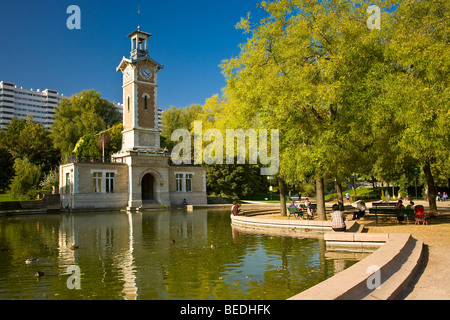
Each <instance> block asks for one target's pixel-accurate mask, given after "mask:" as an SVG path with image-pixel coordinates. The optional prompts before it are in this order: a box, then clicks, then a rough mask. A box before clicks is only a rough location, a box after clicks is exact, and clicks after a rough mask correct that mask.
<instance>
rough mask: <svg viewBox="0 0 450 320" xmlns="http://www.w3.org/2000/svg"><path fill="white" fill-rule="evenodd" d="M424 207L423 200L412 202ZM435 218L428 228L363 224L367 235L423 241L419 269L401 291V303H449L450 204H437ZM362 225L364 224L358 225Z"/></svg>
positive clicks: (393, 223)
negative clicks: (403, 235)
mask: <svg viewBox="0 0 450 320" xmlns="http://www.w3.org/2000/svg"><path fill="white" fill-rule="evenodd" d="M415 203H416V204H421V205H424V206H425V207H426V209H427V208H428V204H427V203H426V202H425V201H420V200H419V201H415ZM437 206H438V209H439V215H438V216H437V217H436V218H433V219H431V220H430V224H429V225H425V226H424V225H405V224H403V225H398V224H396V223H395V222H389V223H380V226H376V225H374V224H373V223H369V224H367V225H366V227H367V228H368V232H394V233H397V232H398V233H411V235H412V236H413V237H414V238H416V239H420V240H422V241H423V242H424V246H425V250H424V257H423V260H422V263H421V267H420V269H419V271H418V273H417V275H416V276H415V277H414V279H413V280H412V281H411V283H410V285H409V286H408V288H407V289H406V290H405V292H404V294H403V296H402V298H403V299H405V300H449V299H450V277H449V275H448V268H449V266H450V201H447V202H438V204H437ZM360 223H362V224H365V223H364V221H362V222H360Z"/></svg>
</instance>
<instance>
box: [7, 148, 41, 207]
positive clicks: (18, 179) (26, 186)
mask: <svg viewBox="0 0 450 320" xmlns="http://www.w3.org/2000/svg"><path fill="white" fill-rule="evenodd" d="M14 172H15V175H14V178H13V180H12V182H11V185H10V191H9V193H10V194H11V196H12V197H13V198H14V199H18V200H31V199H33V198H34V197H35V196H36V193H37V191H38V189H39V182H40V181H41V179H42V177H43V174H42V166H38V165H35V164H33V163H31V162H30V160H29V159H28V157H24V158H17V159H16V160H15V161H14Z"/></svg>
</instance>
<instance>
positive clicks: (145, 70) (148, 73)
mask: <svg viewBox="0 0 450 320" xmlns="http://www.w3.org/2000/svg"><path fill="white" fill-rule="evenodd" d="M141 76H142V77H143V78H144V79H150V77H151V76H152V71H151V70H150V69H149V68H147V67H142V68H141Z"/></svg>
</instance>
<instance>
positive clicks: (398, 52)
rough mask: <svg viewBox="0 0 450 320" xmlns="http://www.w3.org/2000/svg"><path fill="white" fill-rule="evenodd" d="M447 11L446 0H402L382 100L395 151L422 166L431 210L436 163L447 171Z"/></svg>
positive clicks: (449, 57) (449, 53)
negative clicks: (393, 131) (390, 117)
mask: <svg viewBox="0 0 450 320" xmlns="http://www.w3.org/2000/svg"><path fill="white" fill-rule="evenodd" d="M449 16H450V6H449V4H448V1H443V0H430V1H423V0H422V1H412V0H408V1H404V2H401V3H400V5H399V6H398V8H397V10H396V12H395V17H394V18H395V19H394V22H395V25H394V27H393V28H392V29H391V30H392V40H391V41H390V42H389V43H388V44H387V46H386V56H387V57H388V59H389V62H390V64H391V66H392V68H391V69H392V72H390V73H389V74H388V75H387V76H386V78H385V84H386V87H385V91H384V93H383V96H382V101H381V102H382V103H383V105H384V108H386V109H388V110H389V112H390V113H391V114H392V115H393V117H394V119H393V121H391V123H389V124H386V125H389V126H396V127H398V128H399V131H397V132H396V134H397V136H396V137H395V139H396V140H397V141H396V142H397V143H396V148H397V150H396V151H397V152H396V153H395V154H396V155H397V156H398V157H401V158H405V157H410V158H413V159H415V160H416V162H417V164H418V166H420V167H421V168H422V170H423V173H424V175H425V178H426V183H427V185H428V194H429V197H428V198H429V206H430V210H431V211H437V207H436V198H435V191H436V183H435V175H436V174H437V171H436V165H437V164H441V165H443V168H441V170H443V171H447V172H448V167H449V164H448V155H449V153H450V121H449V119H450V91H449V79H450V49H449V44H450V38H449V29H448V25H449ZM381 127H383V126H381ZM384 127H386V126H384ZM410 171H412V170H410ZM433 172H435V173H433Z"/></svg>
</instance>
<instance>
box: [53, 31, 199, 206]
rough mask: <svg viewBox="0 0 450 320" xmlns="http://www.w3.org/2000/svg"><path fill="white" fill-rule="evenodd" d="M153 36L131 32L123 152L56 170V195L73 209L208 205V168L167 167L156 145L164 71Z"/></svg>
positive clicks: (166, 156)
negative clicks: (151, 44) (152, 47)
mask: <svg viewBox="0 0 450 320" xmlns="http://www.w3.org/2000/svg"><path fill="white" fill-rule="evenodd" d="M150 36H151V35H150V34H148V33H145V32H141V31H139V30H138V31H134V32H133V33H131V34H130V35H128V37H129V38H131V56H130V58H125V57H124V58H123V59H122V61H121V62H120V64H119V66H118V67H117V71H118V72H122V74H123V86H122V88H123V125H124V129H123V132H122V149H121V150H120V151H119V152H118V153H117V154H114V155H113V156H112V162H111V163H68V164H65V165H62V166H60V195H61V201H62V205H63V207H64V208H68V209H72V210H88V209H125V208H127V209H128V210H138V209H145V208H149V207H158V206H161V205H167V206H170V205H181V204H182V203H183V201H184V200H186V201H187V203H188V204H206V202H207V200H206V169H205V168H203V167H198V166H170V165H169V159H170V157H169V154H166V153H164V151H163V150H162V149H161V146H160V133H161V130H160V129H159V123H158V122H159V119H160V116H158V114H160V113H161V111H160V109H158V107H157V99H158V80H157V74H158V72H159V71H160V70H161V69H163V68H164V67H163V66H162V65H160V64H159V63H157V62H156V61H154V60H153V59H152V58H151V57H150V56H149V52H148V38H149V37H150Z"/></svg>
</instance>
